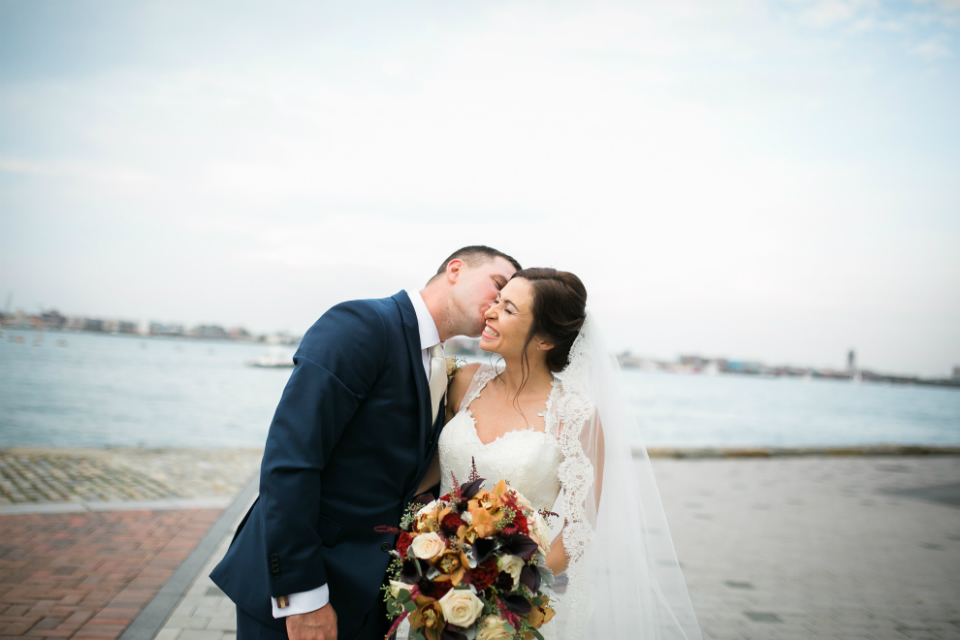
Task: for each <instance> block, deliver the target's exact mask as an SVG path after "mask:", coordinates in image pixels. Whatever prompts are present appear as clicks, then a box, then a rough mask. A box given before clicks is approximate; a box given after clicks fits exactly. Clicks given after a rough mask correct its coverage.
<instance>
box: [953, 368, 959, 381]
mask: <svg viewBox="0 0 960 640" xmlns="http://www.w3.org/2000/svg"><path fill="white" fill-rule="evenodd" d="M953 379H954V380H960V367H954V368H953Z"/></svg>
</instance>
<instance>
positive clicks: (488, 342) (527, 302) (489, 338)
mask: <svg viewBox="0 0 960 640" xmlns="http://www.w3.org/2000/svg"><path fill="white" fill-rule="evenodd" d="M485 317H486V321H487V322H486V326H485V327H484V329H483V333H481V334H480V348H481V349H483V350H484V351H492V352H493V353H499V354H500V355H501V356H503V357H505V358H509V357H511V356H515V357H519V356H520V354H521V352H522V351H523V343H525V342H526V341H527V335H528V334H529V333H530V325H532V324H533V285H531V284H530V281H529V280H525V279H524V278H514V279H513V280H511V281H510V282H508V283H507V284H506V286H504V287H503V289H501V290H500V295H499V296H497V301H496V302H495V303H494V305H493V306H492V307H490V308H489V309H488V310H487V313H486V316H485ZM531 344H532V343H531ZM534 348H536V347H534Z"/></svg>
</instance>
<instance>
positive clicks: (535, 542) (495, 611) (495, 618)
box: [377, 465, 556, 640]
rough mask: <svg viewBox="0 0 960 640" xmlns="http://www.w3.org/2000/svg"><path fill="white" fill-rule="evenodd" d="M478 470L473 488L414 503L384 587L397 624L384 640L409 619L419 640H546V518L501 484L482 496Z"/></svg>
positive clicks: (550, 611) (385, 529) (455, 487)
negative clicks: (535, 639)
mask: <svg viewBox="0 0 960 640" xmlns="http://www.w3.org/2000/svg"><path fill="white" fill-rule="evenodd" d="M483 482H484V479H483V478H480V477H478V476H477V471H476V465H474V468H473V473H472V474H471V476H470V479H469V480H468V482H466V483H464V484H462V485H460V484H458V482H457V478H456V476H454V477H453V491H451V493H449V494H447V495H445V496H443V497H442V498H440V499H439V500H434V501H432V502H430V503H429V504H426V505H423V504H422V503H413V504H411V505H410V506H409V507H408V508H407V511H406V513H405V514H404V517H403V520H402V521H401V523H400V529H395V528H392V527H378V529H377V530H378V531H380V532H388V531H390V532H393V533H397V534H398V535H399V539H398V540H397V544H396V548H395V549H394V550H393V551H391V554H392V555H393V560H392V562H391V565H390V569H389V570H388V575H389V576H390V584H389V587H387V586H385V587H384V590H385V591H386V595H385V600H386V603H387V610H388V613H389V614H390V615H391V616H392V617H395V620H394V623H393V626H392V627H391V629H390V631H389V633H388V634H387V638H389V637H390V636H391V635H392V634H393V633H394V632H395V631H396V630H397V628H398V627H399V626H400V624H401V623H402V622H403V621H404V620H407V621H408V622H409V624H410V629H411V637H412V638H415V639H417V640H510V639H514V638H516V639H523V640H532V639H533V638H537V639H538V640H543V636H542V635H541V634H540V632H539V631H538V629H540V627H542V626H543V625H544V624H546V623H547V622H549V621H550V619H551V618H553V616H554V610H553V609H552V608H551V607H550V598H549V597H548V596H547V595H546V594H544V593H543V592H541V586H542V585H550V584H552V583H553V574H552V573H551V572H550V570H549V569H547V567H546V566H545V564H544V563H545V558H546V554H547V552H549V550H550V540H549V532H548V529H547V524H546V519H547V517H549V516H556V514H554V513H551V512H549V511H545V510H541V511H537V510H534V509H533V507H532V506H531V505H530V503H529V502H528V501H527V499H526V498H524V497H523V496H522V495H521V494H520V493H519V492H517V491H515V490H513V489H511V488H510V487H509V486H508V485H507V483H506V482H505V481H503V480H501V481H500V482H498V483H497V485H496V486H495V487H494V488H493V490H491V491H487V490H483V489H481V486H482V484H483Z"/></svg>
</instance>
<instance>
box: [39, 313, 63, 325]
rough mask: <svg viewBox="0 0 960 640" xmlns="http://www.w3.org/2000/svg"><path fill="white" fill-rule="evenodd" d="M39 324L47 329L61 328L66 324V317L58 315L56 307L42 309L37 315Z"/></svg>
mask: <svg viewBox="0 0 960 640" xmlns="http://www.w3.org/2000/svg"><path fill="white" fill-rule="evenodd" d="M39 319H40V322H41V324H42V325H43V326H44V327H45V328H47V329H62V328H63V327H64V325H66V324H67V319H66V318H65V317H63V316H62V315H60V313H59V312H58V311H57V310H56V309H50V310H49V311H44V312H43V313H41V314H40V316H39Z"/></svg>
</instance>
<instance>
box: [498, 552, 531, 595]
mask: <svg viewBox="0 0 960 640" xmlns="http://www.w3.org/2000/svg"><path fill="white" fill-rule="evenodd" d="M525 564H526V563H525V562H524V561H523V559H522V558H518V557H517V556H511V555H504V556H500V571H505V572H506V573H509V574H510V577H511V578H513V588H514V589H516V588H517V585H518V584H520V571H521V570H522V569H523V565H525Z"/></svg>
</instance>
